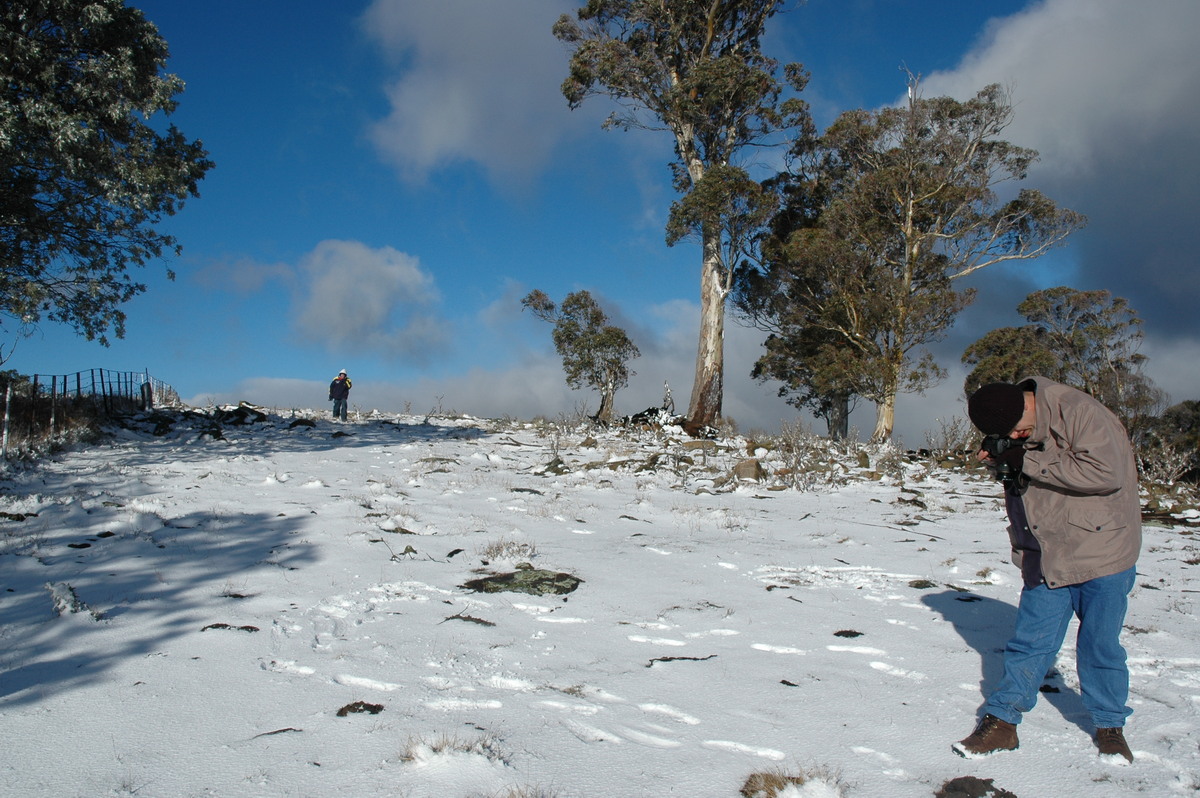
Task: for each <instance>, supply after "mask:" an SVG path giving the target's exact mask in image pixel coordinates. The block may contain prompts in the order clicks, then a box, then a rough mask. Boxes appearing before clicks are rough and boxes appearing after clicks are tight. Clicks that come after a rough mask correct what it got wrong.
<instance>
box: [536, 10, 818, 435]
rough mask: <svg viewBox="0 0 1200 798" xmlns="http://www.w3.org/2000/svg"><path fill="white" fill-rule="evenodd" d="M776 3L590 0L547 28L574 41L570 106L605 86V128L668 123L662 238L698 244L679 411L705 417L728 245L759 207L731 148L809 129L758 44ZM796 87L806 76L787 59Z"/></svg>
mask: <svg viewBox="0 0 1200 798" xmlns="http://www.w3.org/2000/svg"><path fill="white" fill-rule="evenodd" d="M783 5H784V0H702V1H699V2H698V1H697V0H590V1H589V2H588V3H587V5H585V6H584V7H583V8H580V9H579V10H578V12H577V13H576V15H575V18H574V19H573V18H572V17H570V16H567V15H564V16H562V17H561V18H560V19H559V20H558V22H557V23H556V24H555V26H554V35H555V36H557V37H558V38H559V39H560V40H562V41H564V42H566V43H567V44H568V45H569V46H571V48H572V55H571V61H570V67H569V69H570V72H569V75H568V77H567V79H566V80H565V81H564V82H563V84H562V92H563V95H564V96H565V97H566V98H567V101H568V102H569V103H570V105H571V107H572V108H574V107H577V106H579V105H580V104H581V103H582V102H583V101H584V100H585V99H586V98H587V97H589V96H592V95H596V94H602V95H605V96H608V97H610V98H612V99H613V100H615V101H616V102H617V104H618V110H617V111H615V112H614V113H613V114H612V115H611V116H610V117H609V118H608V121H607V122H606V123H605V125H606V126H607V127H617V128H621V129H625V130H629V129H631V128H644V129H658V130H667V131H670V133H671V134H672V136H673V137H674V141H675V155H676V161H675V162H674V163H673V164H672V169H673V171H674V178H675V186H676V188H677V189H678V190H679V191H680V192H681V193H683V194H684V195H685V196H684V199H683V200H682V201H680V202H678V203H676V204H675V206H674V207H673V208H672V212H671V222H670V223H669V225H668V242H669V243H674V242H676V241H678V240H680V239H682V238H685V237H688V238H690V237H695V238H697V239H698V240H699V241H700V249H701V271H700V336H699V342H698V345H697V352H696V376H695V381H694V383H693V386H692V394H691V400H690V402H689V406H688V417H689V418H690V419H691V420H692V421H693V422H695V423H697V424H711V423H713V422H714V421H715V420H716V418H717V417H718V416H719V415H720V413H721V404H722V399H723V392H724V330H725V326H724V325H725V302H726V298H727V297H728V295H729V293H730V291H731V288H732V279H733V278H732V268H733V266H734V258H735V257H736V253H737V252H739V251H740V250H741V249H742V247H743V246H744V245H745V244H747V243H749V242H752V241H753V237H747V236H745V235H744V226H743V223H742V221H741V220H740V219H739V218H738V215H737V214H738V213H739V212H741V211H743V210H748V209H750V208H752V207H753V208H758V207H760V206H759V205H758V202H759V200H761V199H763V197H762V195H761V194H760V193H758V192H756V191H755V190H754V188H753V187H752V185H751V184H752V183H753V181H751V180H749V178H748V176H747V175H746V174H745V172H744V170H743V169H742V166H741V165H740V164H738V163H736V162H735V158H736V156H737V155H738V154H739V153H740V152H742V151H743V150H745V149H746V148H748V147H751V146H754V145H756V144H759V143H762V142H764V141H765V140H766V139H768V138H769V137H770V136H771V135H772V134H775V133H778V132H779V131H781V130H785V129H799V130H801V131H807V128H808V126H809V125H810V124H811V123H810V122H809V117H808V109H807V107H806V105H805V104H804V103H803V102H801V101H800V100H798V99H797V98H795V97H791V98H788V99H783V90H784V84H783V83H781V82H780V80H779V79H778V78H777V77H776V74H777V72H778V64H777V63H776V62H775V61H774V60H772V59H770V58H768V57H766V56H765V55H764V54H763V53H762V51H761V49H760V46H759V45H760V39H761V37H762V34H763V31H764V27H765V25H766V22H767V20H768V19H770V18H771V17H772V16H774V14H775V13H776V12H777V11H778V10H779V9H780V8H781V7H782V6H783ZM784 76H785V79H786V81H787V83H788V84H789V85H790V86H791V88H792V89H793V90H794V91H795V92H799V91H801V90H802V89H803V88H804V84H805V83H806V81H807V75H806V74H805V73H804V72H803V70H802V69H801V68H800V67H799V65H796V64H791V65H788V66H787V67H785V69H784Z"/></svg>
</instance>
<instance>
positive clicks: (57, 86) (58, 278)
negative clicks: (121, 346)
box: [0, 0, 213, 344]
mask: <svg viewBox="0 0 1200 798" xmlns="http://www.w3.org/2000/svg"><path fill="white" fill-rule="evenodd" d="M167 57H168V49H167V44H166V42H165V41H164V40H163V39H162V37H161V36H160V35H159V33H158V30H157V28H156V27H155V26H154V25H153V24H151V23H150V22H149V21H147V20H146V19H145V17H144V16H143V14H142V12H141V11H139V10H137V9H135V8H129V7H127V6H126V5H125V4H124V2H122V0H25V1H23V2H12V3H4V4H3V6H0V314H2V315H3V316H7V317H8V318H9V319H11V320H12V321H13V322H15V323H16V325H17V328H18V329H19V330H21V331H28V330H29V329H31V328H32V327H33V326H35V325H37V324H38V323H39V322H40V321H42V320H43V319H48V320H51V321H55V322H61V323H65V324H67V325H70V326H71V327H73V328H74V329H75V330H76V332H78V333H79V334H81V335H83V336H84V337H86V338H87V339H88V340H94V339H98V340H99V341H100V342H101V343H103V344H107V343H108V333H109V331H110V330H111V331H112V332H113V334H115V335H116V337H118V338H120V337H123V335H124V332H125V314H124V313H123V312H122V310H121V309H120V306H121V304H123V303H125V302H127V301H128V300H130V299H131V298H133V297H134V296H136V295H137V294H139V293H141V292H143V291H144V290H145V286H144V285H143V284H141V283H139V282H137V281H135V280H134V279H133V278H132V277H131V275H130V273H129V268H130V267H131V266H143V265H145V264H146V263H147V262H149V261H151V260H154V259H157V258H159V257H161V256H162V254H163V253H164V251H167V252H172V253H177V252H178V249H179V247H178V244H177V242H176V241H175V239H174V238H173V237H172V236H170V235H166V234H163V233H161V232H159V231H157V230H156V229H155V224H156V223H158V222H159V221H161V220H162V218H163V217H164V216H168V215H171V214H174V213H175V212H176V211H177V210H178V209H179V208H180V207H181V206H182V204H183V202H184V201H185V200H186V199H187V198H188V197H195V196H198V190H197V184H198V183H199V181H200V180H201V179H203V177H204V175H205V173H206V172H207V171H208V170H209V169H210V168H211V167H212V165H213V164H212V162H211V161H209V160H208V159H207V153H206V152H205V150H204V148H203V146H202V144H201V142H200V141H189V140H188V139H187V138H185V137H184V135H183V134H182V133H180V132H179V130H177V129H176V128H175V126H174V125H164V124H163V123H162V121H161V119H160V118H159V117H160V116H162V115H166V114H169V113H170V112H171V111H173V110H174V109H175V105H176V101H175V96H176V95H177V94H179V93H180V92H181V91H182V90H183V82H182V81H181V80H180V79H179V78H178V77H176V76H175V75H172V74H168V73H165V72H164V71H163V70H164V69H165V66H166V62H167ZM168 276H172V277H173V274H172V273H171V272H170V270H168Z"/></svg>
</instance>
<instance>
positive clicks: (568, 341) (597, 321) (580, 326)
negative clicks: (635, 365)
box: [521, 291, 642, 423]
mask: <svg viewBox="0 0 1200 798" xmlns="http://www.w3.org/2000/svg"><path fill="white" fill-rule="evenodd" d="M521 305H522V306H523V307H525V308H527V309H528V310H529V311H530V312H532V313H533V315H535V316H537V317H538V318H539V319H542V320H543V321H548V322H551V323H552V324H553V325H554V333H553V337H554V348H555V350H556V351H557V352H558V354H559V356H560V357H561V358H562V363H563V371H564V372H566V376H567V385H569V386H570V387H571V388H574V389H576V390H578V389H579V388H582V387H583V386H585V385H586V386H588V387H589V388H594V389H596V390H597V391H599V392H600V409H599V410H598V411H597V412H596V416H595V418H596V420H597V421H603V422H606V423H607V422H609V421H612V417H613V408H614V405H615V400H616V395H617V390H618V389H620V388H624V387H625V386H626V385H628V384H629V378H630V376H632V375H633V374H634V372H633V371H631V370H630V369H629V361H630V360H633V359H634V358H636V357H641V354H642V353H641V352H640V351H638V348H637V347H636V346H635V345H634V344H633V342H632V341H630V340H629V336H628V335H626V334H625V331H624V330H622V329H621V328H620V327H615V326H613V325H611V324H609V323H608V316H606V315H605V314H604V311H603V310H601V309H600V305H599V304H598V303H597V302H596V300H595V299H593V298H592V295H591V294H590V293H588V292H587V291H576V292H574V293H571V294H567V296H566V298H565V299H563V302H562V305H561V306H556V305H555V304H554V302H552V301H551V300H550V297H548V296H546V294H545V293H543V292H541V291H530V292H529V294H528V295H526V296H525V298H524V299H522V300H521Z"/></svg>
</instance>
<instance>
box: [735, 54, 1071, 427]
mask: <svg viewBox="0 0 1200 798" xmlns="http://www.w3.org/2000/svg"><path fill="white" fill-rule="evenodd" d="M1012 117H1013V108H1012V104H1011V102H1010V100H1009V97H1008V95H1007V93H1006V92H1005V91H1004V90H1003V89H1002V88H1001V87H1000V86H997V85H993V86H988V87H987V88H985V89H983V90H982V91H981V92H979V93H978V94H977V95H976V96H975V97H974V98H972V99H970V100H967V101H965V102H960V101H958V100H954V99H952V98H950V97H938V98H934V99H924V98H922V97H921V96H920V94H919V85H918V83H917V79H916V78H915V77H912V78H910V83H909V99H908V103H907V105H904V106H900V107H893V108H884V109H881V110H878V111H862V110H858V111H849V112H847V113H844V114H842V115H841V116H840V117H839V118H838V119H837V120H836V121H835V122H834V124H833V125H832V126H831V127H830V128H829V129H828V130H827V131H826V132H825V134H824V135H823V136H822V137H820V138H818V139H815V140H807V139H799V140H798V143H797V146H796V147H795V148H794V150H793V156H794V159H795V160H794V162H793V164H794V169H793V171H792V172H791V173H790V174H789V175H787V176H785V179H784V180H783V185H784V186H785V191H787V192H790V194H791V196H790V197H789V200H790V201H791V202H792V203H796V202H799V203H800V204H802V205H807V206H808V211H809V212H807V213H795V212H794V211H791V212H790V216H789V217H788V218H790V219H794V220H795V222H796V226H795V227H794V228H793V229H790V230H789V229H787V228H786V226H782V227H781V226H780V225H776V226H775V230H774V231H773V235H774V236H775V237H776V238H777V239H778V241H777V245H776V246H775V247H774V257H772V258H771V259H770V260H769V261H767V262H766V268H765V271H764V273H763V274H762V275H760V276H759V277H758V278H757V279H756V281H755V282H756V285H755V288H756V289H757V290H760V291H765V292H768V293H769V294H770V295H773V296H775V297H778V298H779V300H780V301H777V302H774V303H766V304H765V305H764V307H763V310H764V311H765V312H767V313H774V314H775V318H774V319H773V321H774V322H775V323H776V326H777V327H778V328H779V334H782V335H784V336H785V337H786V336H788V335H799V336H801V337H805V338H807V339H809V340H813V339H814V338H816V339H819V340H820V341H822V342H823V343H824V346H823V347H821V348H820V349H813V348H812V347H791V348H790V350H788V351H791V352H793V353H795V354H796V355H797V356H799V357H801V358H808V357H811V356H815V357H819V358H836V364H837V367H838V368H837V371H838V373H837V375H836V376H837V380H836V382H835V383H833V384H834V385H835V387H841V388H842V389H846V388H849V390H850V391H851V392H852V393H854V394H857V395H860V396H863V397H865V398H867V399H870V400H872V401H873V402H875V404H876V408H877V410H876V420H875V429H874V432H873V434H872V438H873V439H874V440H886V439H887V438H889V437H890V436H891V433H892V427H893V422H894V417H895V403H896V397H897V394H899V393H902V392H920V391H922V390H924V389H925V388H926V387H928V386H930V385H932V384H934V383H935V382H936V381H938V380H940V379H941V378H942V376H943V372H942V370H941V369H940V368H939V367H938V365H937V364H936V363H935V362H934V361H933V359H932V357H931V356H930V355H929V353H928V352H927V351H924V352H922V349H923V347H924V346H925V345H926V344H928V343H931V342H933V341H936V340H938V339H939V338H940V337H941V336H943V335H944V334H945V331H946V330H947V329H948V328H949V326H950V325H951V324H952V323H953V321H954V319H955V317H956V316H957V315H958V313H959V311H960V310H961V309H962V308H963V307H965V306H966V305H968V304H969V303H970V302H971V301H972V300H973V297H974V292H973V291H972V290H966V291H959V290H957V281H959V280H961V279H962V278H963V277H966V276H967V275H969V274H972V273H974V272H976V271H978V270H979V269H982V268H985V267H987V266H991V265H993V264H995V263H1000V262H1002V261H1007V260H1027V259H1032V258H1036V257H1038V256H1040V255H1042V254H1044V253H1045V252H1047V251H1048V250H1050V249H1051V248H1053V247H1055V246H1057V245H1059V244H1061V243H1062V242H1063V241H1064V240H1065V239H1066V237H1067V236H1068V235H1070V234H1071V233H1072V232H1074V231H1075V230H1077V229H1079V228H1080V227H1082V226H1083V224H1084V223H1085V220H1084V217H1083V216H1081V215H1080V214H1078V213H1075V212H1074V211H1070V210H1067V209H1061V208H1058V207H1057V206H1055V204H1054V203H1053V202H1052V201H1051V200H1050V199H1048V198H1047V197H1045V196H1043V195H1042V194H1041V193H1039V192H1037V191H1034V190H1030V189H1022V190H1021V191H1019V192H1018V193H1016V194H1015V196H1012V197H1011V198H1010V199H1007V200H1003V199H1001V197H1000V196H999V195H998V193H997V191H998V187H999V186H1000V185H1001V184H1003V183H1005V182H1007V181H1019V180H1023V179H1024V178H1025V173H1026V170H1027V169H1028V167H1029V165H1030V164H1031V163H1032V162H1033V161H1034V160H1035V159H1036V157H1037V153H1036V152H1035V151H1033V150H1029V149H1025V148H1022V147H1017V146H1015V145H1013V144H1010V143H1009V142H1007V141H1003V140H1001V139H1000V138H998V136H999V134H1000V133H1001V132H1002V131H1003V130H1004V129H1005V128H1006V127H1007V126H1008V124H1009V123H1010V122H1011V120H1012ZM814 198H815V199H814ZM788 298H790V299H791V301H792V302H794V303H799V304H798V305H792V306H790V307H789V303H788V302H787V301H785V300H786V299H788ZM812 367H813V364H812V363H811V362H807V363H806V362H803V361H797V362H796V369H802V368H809V369H811V368H812ZM776 368H777V369H778V370H779V371H780V373H783V374H786V373H787V364H786V363H776ZM822 368H825V369H826V370H828V367H825V366H823V367H822Z"/></svg>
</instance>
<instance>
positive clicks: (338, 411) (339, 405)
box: [333, 399, 350, 421]
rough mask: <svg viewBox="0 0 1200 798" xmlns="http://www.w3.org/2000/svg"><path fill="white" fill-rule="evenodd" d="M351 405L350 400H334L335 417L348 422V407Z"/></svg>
mask: <svg viewBox="0 0 1200 798" xmlns="http://www.w3.org/2000/svg"><path fill="white" fill-rule="evenodd" d="M349 403H350V400H349V399H334V400H333V417H334V418H340V419H341V420H342V421H345V420H346V405H348V404H349Z"/></svg>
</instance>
